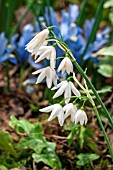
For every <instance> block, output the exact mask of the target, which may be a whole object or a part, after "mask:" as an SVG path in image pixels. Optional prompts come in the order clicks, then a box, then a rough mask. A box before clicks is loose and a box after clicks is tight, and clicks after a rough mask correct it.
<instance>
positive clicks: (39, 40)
mask: <svg viewBox="0 0 113 170" xmlns="http://www.w3.org/2000/svg"><path fill="white" fill-rule="evenodd" d="M48 34H49V30H48V29H44V30H43V31H41V32H40V33H38V34H37V35H36V36H35V37H34V38H33V39H32V40H31V41H30V42H29V43H28V44H27V45H26V48H25V49H26V50H27V51H29V52H30V53H32V55H34V54H36V53H37V52H38V49H39V48H40V47H41V45H42V44H43V43H44V41H45V39H46V37H47V36H48Z"/></svg>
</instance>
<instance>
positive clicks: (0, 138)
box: [0, 131, 17, 157]
mask: <svg viewBox="0 0 113 170" xmlns="http://www.w3.org/2000/svg"><path fill="white" fill-rule="evenodd" d="M12 143H13V140H12V138H11V136H10V134H9V133H8V132H7V131H0V148H1V149H3V150H5V151H7V152H9V153H10V154H11V155H13V156H14V157H17V153H16V151H15V149H14V147H13V145H12Z"/></svg>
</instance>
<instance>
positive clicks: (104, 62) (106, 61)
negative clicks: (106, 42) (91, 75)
mask: <svg viewBox="0 0 113 170" xmlns="http://www.w3.org/2000/svg"><path fill="white" fill-rule="evenodd" d="M96 55H103V56H104V57H103V58H102V59H101V60H100V62H99V65H98V67H99V69H98V73H100V74H101V75H102V76H104V77H112V76H113V58H112V57H113V47H112V46H111V47H106V48H103V49H101V50H99V51H98V52H97V53H96Z"/></svg>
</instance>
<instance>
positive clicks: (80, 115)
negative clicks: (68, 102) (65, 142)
mask: <svg viewBox="0 0 113 170" xmlns="http://www.w3.org/2000/svg"><path fill="white" fill-rule="evenodd" d="M87 121H88V119H87V115H86V113H85V112H84V110H81V109H79V110H78V111H77V112H76V114H75V124H77V123H78V122H80V124H81V125H83V124H86V123H87Z"/></svg>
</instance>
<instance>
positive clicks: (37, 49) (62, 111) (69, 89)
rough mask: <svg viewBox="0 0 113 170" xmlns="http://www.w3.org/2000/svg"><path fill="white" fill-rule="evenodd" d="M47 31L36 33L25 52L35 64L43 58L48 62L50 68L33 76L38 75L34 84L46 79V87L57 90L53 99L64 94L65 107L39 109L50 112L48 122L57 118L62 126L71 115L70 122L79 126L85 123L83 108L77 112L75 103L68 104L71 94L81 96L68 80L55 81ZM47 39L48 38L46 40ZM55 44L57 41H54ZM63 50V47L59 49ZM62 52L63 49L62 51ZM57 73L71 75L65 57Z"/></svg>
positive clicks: (56, 78)
mask: <svg viewBox="0 0 113 170" xmlns="http://www.w3.org/2000/svg"><path fill="white" fill-rule="evenodd" d="M48 35H49V29H48V28H46V29H44V30H43V31H41V32H40V33H38V34H37V35H36V36H35V37H34V38H33V39H32V40H31V41H30V42H29V43H28V44H27V45H26V50H27V51H29V52H30V53H31V55H34V56H35V62H36V63H37V62H40V61H41V60H44V59H45V58H46V59H47V60H49V61H50V66H48V67H45V68H42V69H39V70H37V71H35V72H33V74H39V76H38V78H37V81H36V83H40V82H42V81H43V80H44V79H45V78H46V83H47V87H48V88H51V87H52V84H54V87H53V88H52V89H51V90H57V92H56V93H55V94H54V96H53V99H55V98H57V97H59V96H60V95H62V94H63V93H64V102H65V106H64V107H63V106H62V102H61V103H57V104H54V105H51V106H48V107H45V108H43V109H40V111H41V112H51V115H50V117H49V118H48V121H51V120H52V119H54V118H55V117H58V121H59V124H60V126H63V123H64V120H65V119H66V118H67V117H68V116H69V115H71V121H72V122H75V124H76V123H78V122H80V124H81V125H83V124H84V123H85V124H86V123H87V115H86V113H85V112H84V111H83V107H81V109H79V110H77V107H76V106H75V102H73V103H70V100H71V97H72V93H73V94H74V95H75V96H76V97H77V98H80V97H81V94H80V92H79V91H78V89H77V88H76V87H75V85H74V83H73V82H71V81H70V78H68V79H67V80H64V81H61V82H60V83H59V84H57V80H58V79H59V78H58V76H57V73H56V50H55V47H54V45H53V46H52V45H48V41H49V37H48ZM47 37H48V38H47ZM56 43H57V40H56ZM61 48H63V47H61ZM63 50H64V49H63ZM57 71H58V72H60V71H61V72H62V73H64V72H66V73H67V74H68V75H70V73H73V64H72V61H71V59H70V58H69V57H68V56H67V55H65V57H64V58H63V59H62V61H61V62H60V64H59V66H58V70H57Z"/></svg>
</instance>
